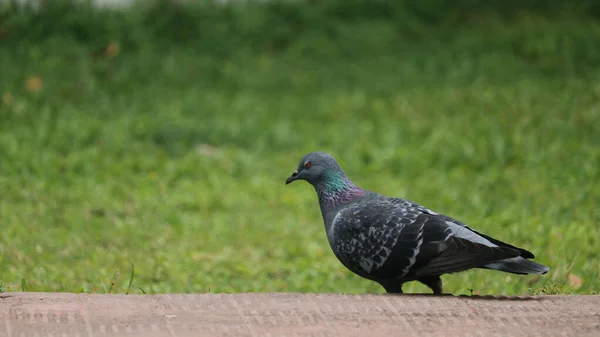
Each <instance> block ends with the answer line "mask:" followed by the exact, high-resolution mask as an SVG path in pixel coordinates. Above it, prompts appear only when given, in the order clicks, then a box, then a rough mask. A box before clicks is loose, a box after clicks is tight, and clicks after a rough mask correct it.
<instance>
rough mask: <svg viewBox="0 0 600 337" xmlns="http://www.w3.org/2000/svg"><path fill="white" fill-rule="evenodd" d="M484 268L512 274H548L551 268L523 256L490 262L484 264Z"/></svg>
mask: <svg viewBox="0 0 600 337" xmlns="http://www.w3.org/2000/svg"><path fill="white" fill-rule="evenodd" d="M483 268H484V269H493V270H499V271H503V272H507V273H512V274H521V275H526V274H542V275H543V274H546V273H547V272H548V271H549V270H550V268H549V267H547V266H544V265H543V264H539V263H536V262H533V261H530V260H527V259H524V258H523V257H515V258H512V259H506V260H501V261H498V262H493V263H488V264H486V265H485V266H483Z"/></svg>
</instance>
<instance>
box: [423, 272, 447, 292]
mask: <svg viewBox="0 0 600 337" xmlns="http://www.w3.org/2000/svg"><path fill="white" fill-rule="evenodd" d="M418 281H419V282H421V283H423V284H424V285H426V286H428V287H429V288H431V290H433V293H434V294H435V295H442V293H443V292H442V279H441V278H440V277H439V276H428V277H423V278H420V279H418Z"/></svg>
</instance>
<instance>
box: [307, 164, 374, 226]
mask: <svg viewBox="0 0 600 337" xmlns="http://www.w3.org/2000/svg"><path fill="white" fill-rule="evenodd" d="M315 190H316V191H317V195H318V197H319V205H320V206H321V212H322V213H323V215H324V214H325V213H327V212H329V211H331V210H334V209H336V208H337V207H339V206H340V205H342V204H345V203H347V202H350V201H353V200H355V199H357V198H359V197H361V196H362V195H363V194H365V192H366V191H365V190H363V189H362V188H360V187H358V186H356V185H355V184H354V183H353V182H352V181H351V180H350V179H349V178H348V177H347V176H346V175H345V174H344V173H343V172H336V171H329V172H327V173H326V175H325V177H324V178H323V179H322V180H321V181H319V182H318V183H317V184H315Z"/></svg>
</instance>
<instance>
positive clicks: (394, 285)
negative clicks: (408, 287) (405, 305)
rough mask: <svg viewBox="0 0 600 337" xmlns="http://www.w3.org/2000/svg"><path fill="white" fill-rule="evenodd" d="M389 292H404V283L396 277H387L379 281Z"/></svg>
mask: <svg viewBox="0 0 600 337" xmlns="http://www.w3.org/2000/svg"><path fill="white" fill-rule="evenodd" d="M377 282H378V283H379V284H381V286H382V287H383V288H385V291H386V292H387V293H388V294H402V283H403V282H400V281H399V280H396V279H386V280H380V281H377Z"/></svg>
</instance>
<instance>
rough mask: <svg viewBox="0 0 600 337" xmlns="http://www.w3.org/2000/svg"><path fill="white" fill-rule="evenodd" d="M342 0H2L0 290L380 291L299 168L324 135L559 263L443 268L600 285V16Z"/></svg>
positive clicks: (365, 170)
mask: <svg viewBox="0 0 600 337" xmlns="http://www.w3.org/2000/svg"><path fill="white" fill-rule="evenodd" d="M327 6H329V5H322V7H319V6H318V5H314V6H313V7H307V8H308V9H306V8H303V7H302V6H298V5H294V4H290V5H274V6H272V7H267V8H266V9H265V8H262V7H259V6H252V5H249V6H248V7H247V8H242V9H235V10H228V9H218V8H205V9H195V10H187V11H181V10H177V9H172V8H169V9H166V10H165V9H163V10H156V9H155V10H154V11H153V10H149V11H147V12H143V13H141V14H139V13H125V14H110V13H105V12H98V13H96V12H91V11H89V10H88V11H82V12H81V13H79V14H78V15H69V14H65V12H61V11H63V10H64V9H61V8H58V9H56V11H58V14H60V15H64V17H56V15H58V14H56V13H55V14H54V15H55V17H52V16H51V15H46V16H44V14H43V13H42V14H40V15H38V16H35V15H32V14H27V13H25V14H18V15H17V14H14V13H12V14H10V15H9V14H5V18H7V19H6V20H4V23H3V24H2V26H1V27H2V30H0V31H3V32H4V33H2V34H1V35H2V38H1V40H0V41H1V43H2V44H1V45H0V59H1V60H2V62H0V74H2V75H1V78H0V94H1V95H2V97H1V101H0V226H1V227H0V271H1V273H0V284H1V285H2V286H1V287H0V289H2V290H5V291H17V290H20V289H22V288H25V289H26V290H27V291H69V292H109V291H110V292H111V293H126V292H129V293H142V291H144V292H146V293H175V292H209V291H210V292H248V291H268V292H271V291H302V292H344V293H363V292H370V293H381V292H383V289H382V288H381V287H380V286H379V285H377V284H375V283H372V282H369V281H366V280H363V279H360V278H359V277H357V276H354V275H353V274H351V273H350V272H349V271H347V270H346V269H345V268H344V267H343V266H342V265H341V264H340V263H339V262H338V261H337V260H336V259H335V257H334V256H333V254H332V252H331V251H330V248H329V246H328V243H327V240H326V237H325V232H324V228H323V224H322V220H321V217H320V212H319V209H318V204H317V201H316V196H315V193H314V191H313V190H312V187H310V186H309V185H308V184H305V183H295V184H292V185H289V186H285V185H284V180H285V178H286V177H287V176H288V175H289V174H290V173H291V172H292V171H293V170H294V169H295V167H296V166H297V164H298V161H299V159H300V158H301V156H302V155H304V154H305V153H307V152H310V151H314V150H324V151H328V152H331V153H332V154H333V155H335V156H336V157H337V158H338V159H339V161H340V163H341V165H342V166H343V167H344V169H345V170H346V172H347V173H348V174H349V175H350V177H351V178H352V179H353V180H354V181H355V182H356V183H357V184H359V185H360V186H362V187H364V188H367V189H370V190H373V191H378V192H381V193H384V194H387V195H390V196H398V197H404V198H407V199H410V200H413V201H416V202H419V203H421V204H423V205H426V206H427V207H429V208H431V209H433V210H435V211H438V212H441V213H444V214H446V215H449V216H453V217H456V218H457V219H459V220H462V221H464V222H466V223H467V224H469V225H471V226H472V227H474V228H476V229H478V230H480V231H482V232H484V233H486V234H488V235H491V236H493V237H496V238H498V239H501V240H503V241H507V242H509V243H512V244H515V245H517V246H521V247H524V248H526V249H529V250H531V251H532V252H534V253H535V254H536V256H537V261H539V262H541V263H544V264H547V265H549V266H550V267H551V271H550V273H549V274H548V275H546V276H543V277H534V276H516V275H508V274H502V273H499V272H493V271H484V270H474V271H468V272H464V273H460V274H455V275H449V276H445V277H443V280H444V282H445V285H446V286H445V288H446V289H445V290H446V291H451V292H454V293H456V294H469V293H470V289H472V290H473V291H474V292H475V293H479V294H500V293H501V294H521V293H564V292H567V293H590V292H594V291H595V292H597V291H598V290H599V289H600V284H599V283H598V281H597V280H598V277H599V272H598V271H599V270H600V260H599V259H598V256H599V253H600V250H599V248H598V247H600V235H598V225H599V223H600V210H599V208H598V202H599V201H600V183H599V182H600V52H599V51H598V48H597V46H598V45H600V23H599V22H598V21H597V20H596V19H594V18H591V17H579V16H575V15H573V16H568V15H567V16H561V17H558V18H552V17H551V16H548V15H542V14H536V13H533V12H522V13H519V14H518V15H514V16H512V17H511V19H509V20H505V19H501V18H499V17H494V16H493V15H487V14H486V15H483V14H482V15H479V16H478V15H475V14H473V15H474V16H475V18H474V19H473V20H467V21H466V22H463V23H462V24H460V25H459V24H457V23H456V22H443V23H440V22H437V23H436V24H430V23H428V22H427V21H426V20H424V19H422V18H419V17H417V16H414V17H411V16H410V15H411V14H410V13H409V14H405V15H406V17H404V18H408V19H411V18H412V19H411V20H408V19H407V20H399V19H398V18H399V15H400V14H397V13H396V14H394V15H395V16H394V15H390V17H388V16H387V14H388V13H387V12H386V11H382V12H381V13H379V14H378V12H376V11H375V9H373V13H371V14H364V15H365V16H367V15H371V16H370V17H367V18H366V19H365V18H364V17H362V16H361V15H363V14H357V13H359V12H360V10H359V9H353V11H351V12H350V13H345V14H339V17H333V18H332V20H330V21H328V20H325V19H323V16H324V14H323V13H329V12H327V11H328V10H330V7H327ZM331 6H332V5H331ZM357 6H358V5H357ZM373 6H374V5H373ZM374 7H376V6H374ZM274 8H275V9H274ZM328 8H329V9H328ZM370 8H371V7H370ZM244 11H247V12H248V13H251V14H252V15H244V13H245V12H244ZM338 12H339V13H342V11H336V12H335V13H338ZM7 13H9V12H7ZM273 13H277V14H280V15H283V18H286V17H287V18H288V19H289V18H295V21H294V22H295V23H296V24H295V25H288V24H287V23H286V22H288V21H286V20H287V19H286V20H284V19H281V17H280V16H277V15H275V14H273ZM365 13H366V12H365ZM384 14H385V15H384ZM403 15H404V14H403ZM194 18H197V19H198V18H199V19H198V20H195V19H194ZM274 18H279V19H278V20H275V19H274ZM40 22H41V23H44V25H42V24H40ZM40 26H43V27H44V29H43V30H42V29H40V28H36V27H40ZM181 27H184V28H185V29H184V28H181ZM290 27H291V28H290ZM207 29H208V31H207ZM179 39H181V40H179ZM111 42H113V43H115V45H116V44H118V46H119V50H118V52H115V53H114V54H113V56H111V55H107V54H106V53H103V52H102V50H103V49H104V48H105V47H106V46H107V45H108V44H109V43H111ZM109 54H110V53H109ZM36 78H37V79H39V82H36ZM32 79H33V80H32ZM39 84H41V86H40V85H39ZM133 266H135V273H133V271H132V268H133ZM577 278H579V280H580V281H581V282H578V280H577ZM405 290H406V291H410V292H416V291H418V292H426V291H428V290H427V289H426V288H425V287H423V286H421V285H418V284H408V285H407V286H406V287H405Z"/></svg>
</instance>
